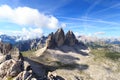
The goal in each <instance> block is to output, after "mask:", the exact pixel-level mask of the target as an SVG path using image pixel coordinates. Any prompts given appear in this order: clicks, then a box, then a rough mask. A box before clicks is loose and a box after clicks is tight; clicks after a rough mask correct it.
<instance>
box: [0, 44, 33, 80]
mask: <svg viewBox="0 0 120 80" xmlns="http://www.w3.org/2000/svg"><path fill="white" fill-rule="evenodd" d="M32 74H33V73H32V69H31V68H30V64H29V63H28V62H25V61H24V59H23V56H22V54H21V53H20V52H19V50H18V48H13V47H12V46H11V45H10V44H9V43H2V42H0V80H8V79H13V80H31V79H33V75H32Z"/></svg>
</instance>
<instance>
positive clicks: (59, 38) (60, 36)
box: [54, 28, 65, 47]
mask: <svg viewBox="0 0 120 80" xmlns="http://www.w3.org/2000/svg"><path fill="white" fill-rule="evenodd" d="M54 37H55V43H56V45H57V46H58V47H59V46H62V45H63V44H64V41H65V35H64V31H63V29H62V28H60V29H58V30H57V31H56V32H55V36H54Z"/></svg>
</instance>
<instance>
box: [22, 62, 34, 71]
mask: <svg viewBox="0 0 120 80" xmlns="http://www.w3.org/2000/svg"><path fill="white" fill-rule="evenodd" d="M23 64H24V71H29V70H32V68H31V66H30V64H29V63H28V62H27V61H24V62H23Z"/></svg>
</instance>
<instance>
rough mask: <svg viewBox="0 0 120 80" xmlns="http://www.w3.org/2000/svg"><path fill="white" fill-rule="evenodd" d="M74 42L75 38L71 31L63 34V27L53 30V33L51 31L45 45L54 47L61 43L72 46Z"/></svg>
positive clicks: (61, 44)
mask: <svg viewBox="0 0 120 80" xmlns="http://www.w3.org/2000/svg"><path fill="white" fill-rule="evenodd" d="M76 42H77V39H76V37H75V35H74V33H73V32H72V31H68V32H67V34H66V35H65V34H64V31H63V29H62V28H60V29H58V30H57V31H56V32H55V34H54V33H51V34H50V35H49V36H48V39H47V41H46V47H47V48H55V47H60V46H63V45H68V46H74V45H75V44H76Z"/></svg>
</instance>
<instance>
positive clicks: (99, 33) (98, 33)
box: [94, 32, 105, 35]
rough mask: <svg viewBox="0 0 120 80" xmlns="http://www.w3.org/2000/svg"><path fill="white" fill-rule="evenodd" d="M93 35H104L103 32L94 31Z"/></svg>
mask: <svg viewBox="0 0 120 80" xmlns="http://www.w3.org/2000/svg"><path fill="white" fill-rule="evenodd" d="M94 34H95V35H104V34H105V32H96V33H94Z"/></svg>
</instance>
